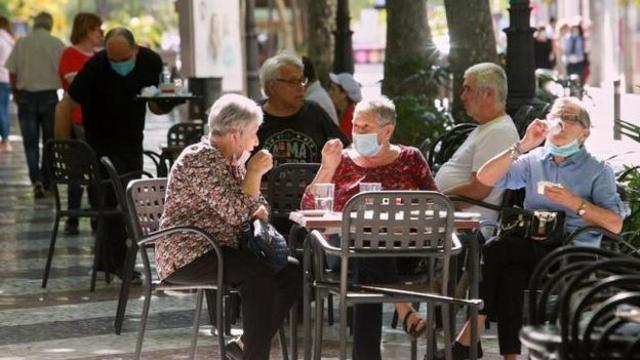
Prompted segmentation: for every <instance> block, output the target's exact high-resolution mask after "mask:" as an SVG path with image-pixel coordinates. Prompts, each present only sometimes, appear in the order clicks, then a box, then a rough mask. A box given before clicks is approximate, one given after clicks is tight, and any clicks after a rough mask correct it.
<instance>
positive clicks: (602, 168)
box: [453, 98, 626, 359]
mask: <svg viewBox="0 0 640 360" xmlns="http://www.w3.org/2000/svg"><path fill="white" fill-rule="evenodd" d="M558 120H560V121H561V126H560V129H559V131H558V130H556V131H554V130H553V129H552V128H551V127H550V126H549V125H550V124H553V123H554V122H557V121H558ZM590 126H591V121H590V118H589V114H588V112H587V111H586V109H585V107H584V105H583V104H582V103H581V102H580V100H578V99H577V98H560V99H557V100H556V101H555V103H554V104H553V107H552V108H551V112H550V115H549V117H548V120H547V121H543V120H539V119H536V120H534V121H533V122H532V123H531V125H529V127H528V128H527V132H526V134H525V135H524V137H523V138H522V139H521V140H520V141H518V142H516V143H515V144H513V146H512V147H511V148H510V149H508V150H506V151H504V152H503V153H502V154H499V155H497V156H496V157H494V158H493V159H491V160H489V161H488V162H486V163H485V164H484V165H483V166H482V167H481V168H480V170H479V171H478V174H477V177H478V180H479V181H480V182H482V183H483V184H485V185H487V186H495V187H499V188H503V189H519V188H525V189H526V190H525V193H526V194H525V200H524V208H525V209H529V210H533V209H543V210H548V211H557V212H564V214H565V216H566V218H565V229H564V231H565V233H571V232H572V231H574V230H576V229H577V228H579V227H582V226H585V225H597V226H600V227H602V228H604V229H607V230H609V231H611V232H613V233H619V232H620V231H621V229H622V220H623V218H624V216H625V215H626V214H625V213H624V212H625V211H624V210H623V209H624V207H623V206H622V202H621V200H620V197H619V195H618V193H617V192H616V182H615V176H614V173H613V170H612V169H611V168H610V167H609V166H608V165H607V164H606V163H604V162H603V161H601V160H597V159H596V158H595V157H593V155H591V154H589V152H588V151H587V149H586V148H585V146H584V143H585V140H586V139H587V137H588V136H589V128H590ZM545 140H546V142H545V145H544V146H542V147H539V145H540V144H542V142H543V141H545ZM525 153H526V154H525ZM547 182H548V183H547ZM539 183H540V184H539ZM550 183H551V184H550ZM511 240H512V239H509V238H493V239H491V240H489V241H488V242H487V243H486V244H485V246H484V249H483V256H484V261H483V265H482V281H481V283H480V297H481V298H482V299H483V300H484V304H485V305H484V308H483V310H482V311H481V316H479V318H478V329H483V328H484V322H485V321H486V319H487V317H489V318H493V319H497V322H498V340H499V344H500V353H501V354H502V355H503V357H504V358H505V359H516V358H517V355H518V354H520V340H519V338H518V333H519V331H520V328H521V327H522V304H523V292H524V289H525V288H526V286H527V284H528V278H529V275H530V274H531V272H532V270H533V268H534V267H535V265H536V264H537V262H538V261H539V260H540V259H541V258H542V257H543V256H544V255H545V254H547V253H548V252H549V251H551V250H553V248H554V247H553V246H551V247H550V246H545V244H542V243H540V242H539V241H536V240H533V239H525V238H517V239H513V240H516V241H511ZM600 240H601V237H600V235H598V234H595V233H586V234H584V235H582V236H580V237H579V238H578V239H577V240H576V243H575V244H576V245H581V246H594V247H599V246H600ZM469 330H470V329H469V323H467V324H466V325H465V327H464V328H463V331H462V333H461V334H460V335H459V336H458V339H457V341H456V342H455V343H454V344H453V355H454V356H453V358H454V359H466V358H467V357H468V353H469V345H470V344H469V342H470V336H469V335H470V331H469Z"/></svg>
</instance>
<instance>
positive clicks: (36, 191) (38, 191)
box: [33, 182, 47, 199]
mask: <svg viewBox="0 0 640 360" xmlns="http://www.w3.org/2000/svg"><path fill="white" fill-rule="evenodd" d="M33 197H34V198H36V199H44V198H45V197H47V191H46V190H45V188H44V185H42V183H41V182H37V183H35V184H33Z"/></svg>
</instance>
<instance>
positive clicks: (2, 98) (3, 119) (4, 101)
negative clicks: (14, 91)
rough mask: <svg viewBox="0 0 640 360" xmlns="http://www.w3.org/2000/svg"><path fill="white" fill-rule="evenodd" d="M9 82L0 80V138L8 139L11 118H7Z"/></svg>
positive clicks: (6, 140) (3, 140) (4, 140)
mask: <svg viewBox="0 0 640 360" xmlns="http://www.w3.org/2000/svg"><path fill="white" fill-rule="evenodd" d="M9 91H10V90H9V84H8V83H3V82H0V139H1V140H2V142H3V143H4V142H8V141H9V130H10V129H11V119H10V118H9Z"/></svg>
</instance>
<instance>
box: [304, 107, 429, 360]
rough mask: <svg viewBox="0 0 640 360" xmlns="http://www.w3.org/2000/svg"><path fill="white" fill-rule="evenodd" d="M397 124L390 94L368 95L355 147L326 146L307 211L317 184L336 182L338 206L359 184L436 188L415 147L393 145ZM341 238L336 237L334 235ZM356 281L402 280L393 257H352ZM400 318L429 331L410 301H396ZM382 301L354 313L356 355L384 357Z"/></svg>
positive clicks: (357, 114) (358, 115) (357, 120)
mask: <svg viewBox="0 0 640 360" xmlns="http://www.w3.org/2000/svg"><path fill="white" fill-rule="evenodd" d="M395 124H396V112H395V106H394V105H393V102H391V100H389V99H387V98H386V97H380V98H374V99H365V100H363V101H361V102H359V103H358V105H356V107H355V110H354V117H353V129H352V135H353V146H352V147H350V148H348V149H343V148H342V143H341V142H340V140H338V139H334V140H330V141H328V142H327V143H326V144H325V146H324V148H323V149H322V162H321V165H320V170H319V171H318V174H317V175H316V178H315V179H314V181H313V182H312V184H311V185H310V186H309V187H308V188H307V191H306V192H305V195H304V197H303V199H302V208H303V209H313V207H314V199H313V195H312V193H311V190H310V189H311V188H312V185H313V184H316V183H334V184H335V192H334V209H335V210H336V211H341V210H342V208H343V207H344V205H345V203H346V202H347V201H348V200H349V199H350V198H351V197H352V196H353V195H355V194H357V193H358V191H359V184H360V183H366V182H369V183H371V182H374V183H380V184H381V185H382V189H383V190H437V189H436V185H435V182H434V181H433V178H432V177H431V171H430V169H429V165H427V162H426V161H425V159H424V157H423V156H422V154H421V153H420V151H419V150H418V149H416V148H414V147H408V146H402V145H395V144H391V143H390V142H389V141H390V139H391V136H392V135H393V130H394V128H395ZM331 240H334V241H337V242H339V239H338V238H333V239H330V240H329V241H331ZM352 265H353V268H352V269H351V270H352V271H353V280H354V282H358V283H367V282H377V283H393V282H397V281H398V268H397V266H396V261H395V259H390V258H361V259H354V261H353V263H352ZM396 309H397V311H398V315H399V319H401V321H402V322H403V324H404V327H405V331H406V332H407V333H408V334H409V335H410V336H419V335H420V334H422V333H423V332H424V331H425V330H426V323H425V321H424V320H423V319H422V318H420V316H419V315H418V314H417V313H416V312H415V311H414V309H413V308H412V307H411V305H410V304H408V303H403V304H397V305H396ZM381 333H382V305H381V304H361V305H356V306H355V309H354V312H353V358H354V359H355V360H358V359H367V360H377V359H381V354H380V337H381Z"/></svg>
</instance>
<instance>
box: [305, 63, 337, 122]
mask: <svg viewBox="0 0 640 360" xmlns="http://www.w3.org/2000/svg"><path fill="white" fill-rule="evenodd" d="M302 63H303V64H304V77H306V78H307V85H305V87H304V99H305V100H309V101H312V102H314V103H316V104H318V105H320V107H321V108H322V110H324V111H325V112H326V113H327V115H329V117H330V118H331V120H333V122H334V123H335V124H336V125H340V124H339V123H338V115H337V114H336V108H335V107H334V106H333V102H331V98H330V97H329V93H327V91H326V90H325V89H324V88H323V87H322V84H320V81H319V80H318V74H317V73H316V67H315V66H314V65H313V61H311V59H309V58H308V57H306V56H303V57H302Z"/></svg>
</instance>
